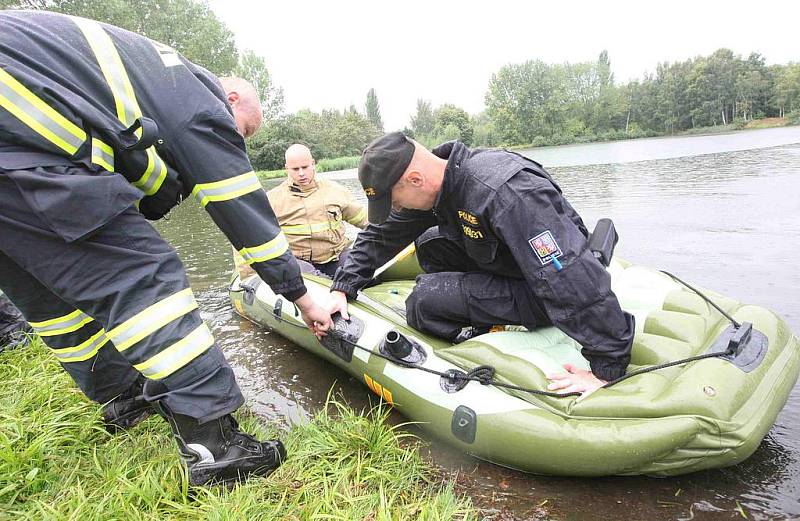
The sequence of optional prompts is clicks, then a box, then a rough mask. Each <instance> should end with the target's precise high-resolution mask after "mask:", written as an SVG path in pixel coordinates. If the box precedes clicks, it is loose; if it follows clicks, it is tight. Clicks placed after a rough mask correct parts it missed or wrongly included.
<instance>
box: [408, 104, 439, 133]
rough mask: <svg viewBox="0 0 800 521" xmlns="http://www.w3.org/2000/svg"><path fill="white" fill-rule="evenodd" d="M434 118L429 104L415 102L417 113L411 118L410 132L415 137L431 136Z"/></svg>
mask: <svg viewBox="0 0 800 521" xmlns="http://www.w3.org/2000/svg"><path fill="white" fill-rule="evenodd" d="M435 126H436V118H435V117H434V115H433V108H431V102H430V101H426V100H423V99H418V100H417V113H416V114H415V115H414V116H411V130H413V131H414V134H415V135H417V136H424V135H430V134H433V128H434V127H435Z"/></svg>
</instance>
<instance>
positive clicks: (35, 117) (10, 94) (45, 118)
mask: <svg viewBox="0 0 800 521" xmlns="http://www.w3.org/2000/svg"><path fill="white" fill-rule="evenodd" d="M0 107H3V108H4V109H6V110H7V111H9V112H10V113H11V114H12V115H14V116H15V117H16V118H17V119H19V120H20V121H22V122H23V123H24V124H25V125H27V126H28V127H30V128H31V129H32V130H34V131H35V132H36V133H38V134H39V135H41V136H42V137H44V138H45V139H47V140H48V141H50V142H51V143H53V144H54V145H56V146H57V147H58V148H60V149H61V150H63V151H65V152H66V153H67V154H69V155H73V154H75V152H77V151H78V149H79V148H80V147H81V145H83V143H84V141H86V132H84V131H83V129H81V128H80V127H79V126H77V125H76V124H74V123H73V122H71V121H70V120H68V119H67V118H65V117H64V116H62V115H61V114H59V113H58V111H56V110H55V109H53V108H52V107H51V106H50V105H48V104H47V103H45V102H44V101H42V100H41V99H40V98H39V97H38V96H36V94H34V93H33V92H31V91H30V90H29V89H28V88H27V87H25V85H23V84H22V83H20V82H18V81H17V80H16V79H15V78H14V77H13V76H11V74H9V73H8V72H6V71H5V70H3V69H2V68H0Z"/></svg>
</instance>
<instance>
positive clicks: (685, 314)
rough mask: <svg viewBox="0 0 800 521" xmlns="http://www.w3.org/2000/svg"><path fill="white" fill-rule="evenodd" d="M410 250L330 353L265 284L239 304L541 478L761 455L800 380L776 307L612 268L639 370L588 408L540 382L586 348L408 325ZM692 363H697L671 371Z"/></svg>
mask: <svg viewBox="0 0 800 521" xmlns="http://www.w3.org/2000/svg"><path fill="white" fill-rule="evenodd" d="M407 253H410V254H408V255H406V256H405V257H404V258H401V259H400V260H397V259H396V262H393V263H390V264H391V268H389V269H387V270H385V271H383V272H382V273H381V274H380V275H379V277H378V281H379V283H378V284H376V285H374V286H372V287H370V288H368V289H365V290H364V291H363V292H362V293H361V294H360V295H359V296H358V298H357V299H356V300H355V301H352V302H351V303H350V306H349V311H350V315H351V317H352V318H351V321H350V322H346V321H344V320H341V319H339V320H337V321H336V331H335V332H334V333H331V334H329V335H328V336H327V337H326V338H325V340H324V342H323V343H321V342H319V341H318V340H317V339H316V338H315V337H314V335H313V334H311V332H310V331H308V329H306V327H305V324H304V323H303V322H302V320H301V319H300V314H299V312H298V310H297V309H296V308H295V306H294V305H293V304H292V303H291V302H289V301H286V300H285V299H283V298H282V297H280V296H276V295H275V294H273V293H272V292H271V291H270V289H269V287H268V286H267V285H266V284H264V283H263V282H261V280H260V279H259V278H258V277H257V276H252V277H249V278H247V279H245V280H239V278H238V277H237V278H236V279H235V280H234V281H233V282H232V284H231V286H230V297H231V300H232V302H233V306H234V308H235V309H236V311H237V312H238V313H239V314H240V315H242V316H243V317H245V318H247V319H249V320H251V321H253V322H256V323H258V324H261V325H263V326H266V327H269V328H271V329H274V330H275V331H277V332H278V333H279V334H281V335H282V336H284V337H286V338H287V339H289V340H291V341H293V342H295V343H297V344H298V345H301V346H303V347H304V348H305V349H307V350H309V351H311V352H313V353H315V354H316V355H318V356H319V357H321V358H323V359H324V360H326V361H328V362H330V363H332V364H335V365H337V366H339V367H341V368H342V369H344V370H345V371H347V372H348V373H350V374H351V375H353V376H354V377H356V378H357V379H359V380H361V381H362V382H364V384H365V385H366V386H367V387H368V388H369V389H370V390H371V391H372V392H374V393H375V394H377V395H378V396H380V397H381V399H382V400H383V401H384V402H386V403H389V404H391V405H392V406H394V407H396V408H397V409H398V410H399V411H401V412H402V413H403V414H404V415H405V416H407V417H408V418H409V419H410V420H412V421H415V422H420V423H421V424H422V426H423V428H425V429H427V430H428V431H429V432H431V433H433V434H435V435H437V436H439V437H440V438H443V439H445V440H447V441H448V442H450V443H451V444H453V445H455V446H457V447H459V448H460V449H462V450H464V451H465V452H467V453H469V454H472V455H474V456H475V457H477V458H480V459H482V460H486V461H490V462H493V463H496V464H498V465H503V466H506V467H511V468H515V469H519V470H522V471H526V472H532V473H537V474H550V475H566V476H603V475H614V474H621V475H630V474H651V475H675V474H684V473H687V472H694V471H697V470H701V469H707V468H712V467H723V466H728V465H733V464H736V463H738V462H740V461H742V460H744V459H745V458H747V457H748V456H750V455H751V454H752V453H753V452H754V451H755V449H756V448H757V447H758V445H759V443H760V442H761V440H762V439H763V437H764V436H765V435H766V433H767V431H768V430H769V429H770V427H771V426H772V424H773V422H774V421H775V418H776V416H777V415H778V413H779V412H780V410H781V408H782V407H783V405H784V404H785V402H786V399H787V397H788V395H789V393H790V391H791V390H792V387H793V386H794V385H795V382H796V380H797V376H798V371H800V342H799V341H798V338H797V336H795V335H793V334H792V332H791V331H790V330H789V328H788V327H787V325H786V324H785V323H784V321H783V320H782V319H781V318H779V317H778V316H777V315H775V314H774V313H773V312H771V311H769V310H767V309H764V308H762V307H758V306H750V305H744V304H741V303H739V302H736V301H734V300H731V299H729V298H726V297H723V296H721V295H719V294H716V293H713V292H706V291H705V290H701V291H702V294H703V295H705V296H706V297H707V298H703V297H702V296H701V295H700V294H698V293H697V292H695V291H693V290H691V289H689V288H688V287H687V286H686V285H684V284H682V283H680V282H678V281H677V280H676V279H674V278H672V277H671V276H668V275H666V274H664V273H662V272H660V271H657V270H653V269H649V268H645V267H641V266H635V265H631V264H628V263H626V262H624V261H622V260H619V259H614V260H612V261H611V263H610V265H609V267H608V270H609V272H610V273H611V278H612V288H613V290H614V292H615V293H616V295H617V297H618V298H619V301H620V303H621V304H622V307H623V308H624V309H625V310H627V311H628V312H630V313H632V314H633V315H635V317H636V336H635V342H634V346H633V353H632V361H631V364H630V366H629V367H628V374H627V375H626V376H625V377H623V379H622V380H621V381H619V382H617V383H614V384H613V385H611V386H608V387H606V388H603V389H600V390H598V391H597V392H595V393H594V394H592V395H591V396H589V397H587V398H586V399H585V400H582V401H580V402H577V401H576V398H575V397H574V396H569V397H554V396H549V395H548V393H542V391H541V390H545V389H546V388H547V384H548V381H547V379H546V378H545V377H544V375H545V374H547V373H550V372H559V370H560V368H561V367H562V365H563V364H565V363H572V364H575V365H578V366H580V367H583V368H587V369H588V363H587V362H586V360H585V359H584V358H583V357H582V356H581V354H580V346H579V345H578V344H577V343H576V342H574V341H573V340H572V339H570V338H569V337H567V336H565V335H564V334H563V333H561V331H559V330H558V329H556V328H552V327H550V328H541V329H537V330H535V331H527V330H524V329H522V328H517V329H519V330H516V331H509V330H508V329H513V328H506V330H504V331H497V332H491V333H488V334H485V335H481V336H478V337H475V338H473V339H471V340H468V341H466V342H464V343H461V344H458V345H452V344H450V343H449V342H447V341H445V340H442V339H440V338H435V337H432V336H429V335H426V334H424V333H421V332H419V331H416V330H414V329H412V328H410V327H409V326H408V324H407V323H406V321H405V318H404V314H405V299H406V297H407V296H408V294H409V293H410V292H411V289H412V288H413V285H414V276H415V275H416V274H417V273H418V272H419V265H418V264H417V263H416V258H415V257H414V255H413V250H409V251H408V252H407ZM387 266H388V265H387ZM306 285H307V286H308V289H309V291H310V292H311V294H312V296H313V297H314V298H316V299H318V300H321V299H323V298H325V297H326V295H327V293H328V291H329V286H330V281H329V280H327V279H323V278H320V277H314V276H306ZM709 301H711V302H712V303H713V304H715V305H716V306H718V307H719V310H717V309H715V307H714V306H713V304H711V303H710V302H709ZM720 311H722V312H724V314H723V313H722V312H720ZM726 314H727V315H728V317H726V316H725V315H726ZM737 326H738V327H737ZM687 358H696V359H694V360H692V361H688V362H684V363H679V364H675V365H668V364H669V363H670V362H675V361H679V360H683V359H687ZM662 365H667V366H666V367H661V366H662ZM654 366H656V367H658V368H657V369H655V370H653V369H654ZM639 371H640V372H639ZM537 390H538V392H537Z"/></svg>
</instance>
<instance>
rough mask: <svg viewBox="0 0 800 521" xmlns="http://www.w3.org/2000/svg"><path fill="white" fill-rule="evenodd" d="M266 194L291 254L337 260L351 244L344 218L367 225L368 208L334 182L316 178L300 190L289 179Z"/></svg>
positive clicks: (311, 259)
mask: <svg viewBox="0 0 800 521" xmlns="http://www.w3.org/2000/svg"><path fill="white" fill-rule="evenodd" d="M267 197H268V198H269V204H270V206H272V210H273V211H274V212H275V216H276V217H277V218H278V223H279V224H280V227H281V231H282V232H283V234H284V235H285V236H286V238H287V239H288V241H289V248H290V249H291V251H292V253H293V254H294V255H295V257H297V258H298V259H303V260H306V261H308V262H311V263H314V264H324V263H326V262H331V261H335V260H336V259H338V258H339V254H340V253H341V252H342V250H343V249H345V247H347V245H348V244H349V243H350V240H349V239H348V238H347V236H346V235H345V225H344V222H345V221H346V222H348V223H350V224H352V225H354V226H357V227H359V228H361V229H364V228H366V227H367V224H368V222H367V210H366V208H364V207H363V206H362V205H361V204H360V203H358V202H357V201H356V200H355V198H354V197H353V194H352V193H351V192H350V191H349V190H348V189H347V188H345V187H344V186H342V185H340V184H339V183H336V182H335V181H330V180H327V179H315V180H314V183H313V185H312V186H310V187H308V188H302V189H301V188H300V187H299V186H297V185H295V184H293V183H292V181H291V179H287V180H286V181H284V182H283V183H281V184H280V185H278V186H276V187H275V188H273V189H272V190H270V191H269V192H267ZM237 260H238V259H237ZM238 264H239V263H238V262H237V267H239V266H238ZM240 272H241V269H240ZM242 275H243V276H244V273H242Z"/></svg>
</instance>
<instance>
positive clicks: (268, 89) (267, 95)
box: [234, 51, 283, 121]
mask: <svg viewBox="0 0 800 521" xmlns="http://www.w3.org/2000/svg"><path fill="white" fill-rule="evenodd" d="M234 74H236V75H237V76H240V77H242V78H244V79H246V80H248V81H249V82H250V83H252V84H253V86H254V87H255V88H256V91H257V92H258V96H259V98H260V99H261V109H262V111H263V114H264V121H269V120H271V119H273V118H276V117H278V116H279V115H281V114H282V113H283V89H282V88H281V87H278V86H276V85H275V84H274V82H273V81H272V77H271V76H270V74H269V70H267V64H266V63H265V62H264V58H262V57H261V56H258V55H257V54H256V53H254V52H253V51H245V52H244V53H243V54H242V55H241V57H240V58H239V64H238V65H237V66H236V70H235V71H234Z"/></svg>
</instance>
